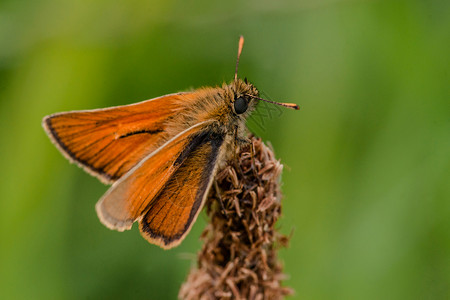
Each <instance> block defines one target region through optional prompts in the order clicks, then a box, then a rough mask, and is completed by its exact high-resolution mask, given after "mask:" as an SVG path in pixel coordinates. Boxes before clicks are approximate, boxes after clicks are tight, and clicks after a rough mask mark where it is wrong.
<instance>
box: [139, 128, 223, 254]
mask: <svg viewBox="0 0 450 300" xmlns="http://www.w3.org/2000/svg"><path fill="white" fill-rule="evenodd" d="M223 143H224V136H223V135H218V134H212V133H208V132H202V133H200V134H198V135H197V136H195V137H194V138H193V139H191V141H190V144H189V146H188V148H189V149H190V153H187V155H186V159H185V160H184V161H183V162H182V164H181V165H180V167H179V168H178V169H177V170H176V171H175V172H174V174H173V175H171V177H170V179H169V180H168V182H167V183H166V184H165V185H164V187H163V189H162V190H161V191H160V192H159V193H158V195H157V196H156V197H155V198H154V199H153V200H152V201H151V202H150V203H149V205H148V207H147V210H146V213H145V215H144V216H143V217H142V219H141V220H140V226H139V228H140V230H141V234H142V235H143V236H144V237H145V238H146V239H147V240H148V241H149V242H150V243H153V244H156V245H159V246H161V247H162V248H165V249H169V248H172V247H175V246H177V245H178V244H179V243H180V242H181V241H182V240H183V239H184V237H185V236H186V235H187V233H188V232H189V231H190V229H191V227H192V225H193V223H194V221H195V220H196V219H197V216H198V214H199V212H200V210H201V208H202V207H203V204H204V201H205V199H206V197H207V195H208V191H209V188H210V186H211V182H212V180H213V176H214V172H215V169H216V166H217V161H218V159H219V157H220V153H221V151H222V149H223V147H222V145H223Z"/></svg>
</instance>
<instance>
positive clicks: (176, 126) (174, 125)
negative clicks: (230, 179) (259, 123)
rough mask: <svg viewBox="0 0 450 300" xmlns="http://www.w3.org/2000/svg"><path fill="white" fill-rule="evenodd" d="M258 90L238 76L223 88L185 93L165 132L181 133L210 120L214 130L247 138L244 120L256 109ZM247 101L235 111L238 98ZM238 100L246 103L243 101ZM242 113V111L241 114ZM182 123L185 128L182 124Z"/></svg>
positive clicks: (234, 137) (235, 137) (239, 138)
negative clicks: (239, 109)
mask: <svg viewBox="0 0 450 300" xmlns="http://www.w3.org/2000/svg"><path fill="white" fill-rule="evenodd" d="M258 94H259V92H258V90H257V89H256V88H255V87H254V86H253V85H252V84H251V83H248V82H247V81H243V80H241V79H238V80H236V81H232V82H231V83H230V84H225V83H224V84H223V85H222V87H215V88H210V87H206V88H200V89H197V90H195V91H193V92H192V93H186V94H182V97H180V99H179V102H178V107H179V108H178V109H177V110H178V111H177V114H175V116H174V117H173V118H172V119H171V120H170V121H169V124H167V127H166V131H167V132H168V133H169V135H170V133H173V134H175V133H179V132H181V131H183V130H185V129H187V128H189V127H191V126H194V125H196V124H198V123H201V122H205V121H206V122H208V121H211V122H212V123H211V125H210V126H211V130H213V131H215V132H217V133H220V134H225V135H227V136H232V137H233V139H235V140H244V139H245V138H246V136H247V131H246V127H245V120H246V119H247V117H248V116H249V115H250V113H251V112H252V111H253V110H254V109H255V107H256V104H257V101H258V100H257V99H255V98H252V96H258ZM239 98H242V99H244V100H245V106H246V110H245V111H244V112H241V111H238V112H237V111H236V109H235V101H236V100H237V99H239ZM242 99H241V100H239V101H241V102H244V101H243V100H242ZM239 112H240V113H239ZM180 126H182V127H180Z"/></svg>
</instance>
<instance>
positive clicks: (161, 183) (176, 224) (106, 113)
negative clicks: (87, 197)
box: [42, 36, 298, 249]
mask: <svg viewBox="0 0 450 300" xmlns="http://www.w3.org/2000/svg"><path fill="white" fill-rule="evenodd" d="M243 44H244V39H243V37H242V36H241V37H240V40H239V48H238V56H237V61H236V69H235V75H234V80H233V81H231V83H229V84H225V83H224V84H223V85H222V86H221V87H204V88H200V89H196V90H194V91H190V92H182V93H175V94H170V95H165V96H162V97H158V98H154V99H150V100H147V101H143V102H139V103H135V104H130V105H123V106H117V107H110V108H103V109H93V110H82V111H69V112H62V113H56V114H52V115H49V116H46V117H44V119H43V121H42V125H43V127H44V129H45V131H46V133H47V134H48V136H49V137H50V139H51V141H52V142H53V143H54V144H55V145H56V147H57V148H58V149H59V150H60V151H61V152H62V154H63V155H64V156H65V157H66V158H67V159H69V160H70V161H71V162H72V163H76V164H77V165H79V166H80V167H82V168H83V169H84V170H85V171H87V172H88V173H90V174H91V175H93V176H95V177H97V178H98V179H100V180H101V181H102V182H104V183H106V184H112V186H111V187H110V188H109V190H108V191H107V192H106V193H105V194H104V195H103V196H102V198H101V199H100V200H99V201H98V202H97V204H96V211H97V214H98V217H99V219H100V221H101V222H102V223H103V224H104V225H105V226H106V227H108V228H110V229H115V230H118V231H124V230H128V229H131V227H132V225H133V223H134V222H138V223H139V229H140V232H141V234H142V236H143V237H144V238H145V239H147V240H148V241H149V242H150V243H152V244H155V245H158V246H160V247H162V248H164V249H169V248H172V247H175V246H177V245H179V244H180V243H181V241H182V240H183V239H184V238H185V237H186V235H187V234H188V233H189V231H190V229H191V227H192V225H193V224H194V222H195V220H196V219H197V217H198V214H199V212H200V211H201V208H202V207H203V205H204V203H205V200H206V198H207V195H208V191H209V189H210V187H211V184H212V182H213V178H214V175H215V173H216V171H217V169H218V167H219V166H221V165H222V164H224V163H225V162H226V161H228V160H230V159H232V156H233V153H235V152H234V149H236V147H240V146H242V145H243V144H246V143H248V139H247V136H248V131H247V129H246V126H245V121H246V118H247V117H248V116H249V115H250V113H251V112H252V111H253V110H254V109H255V107H256V105H257V103H258V101H261V100H262V101H267V102H271V103H275V104H279V105H282V106H285V107H288V108H293V109H298V106H297V105H295V104H290V103H278V102H273V101H270V100H266V99H262V98H260V97H259V91H258V90H257V89H256V87H255V86H254V85H252V84H251V83H249V82H248V81H247V80H246V79H245V80H242V79H239V78H238V77H237V70H238V64H239V57H240V55H241V52H242V47H243Z"/></svg>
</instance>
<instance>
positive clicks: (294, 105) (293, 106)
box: [246, 94, 300, 110]
mask: <svg viewBox="0 0 450 300" xmlns="http://www.w3.org/2000/svg"><path fill="white" fill-rule="evenodd" d="M246 95H247V96H249V97H252V98H255V99H258V100H262V101H265V102H268V103H272V104H276V105H281V106H284V107H287V108H290V109H295V110H299V109H300V107H299V106H298V105H297V104H295V103H284V102H275V101H271V100H267V99H263V98H259V97H257V96H253V95H250V94H246Z"/></svg>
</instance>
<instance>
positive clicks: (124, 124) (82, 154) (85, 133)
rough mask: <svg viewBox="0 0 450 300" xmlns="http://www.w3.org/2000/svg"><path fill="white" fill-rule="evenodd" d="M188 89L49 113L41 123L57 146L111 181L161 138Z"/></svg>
mask: <svg viewBox="0 0 450 300" xmlns="http://www.w3.org/2000/svg"><path fill="white" fill-rule="evenodd" d="M190 95H191V94H189V93H179V94H172V95H167V96H163V97H159V98H155V99H151V100H147V101H143V102H139V103H136V104H131V105H124V106H117V107H111V108H105V109H95V110H86V111H71V112H63V113H57V114H53V115H50V116H47V117H45V118H44V119H43V121H42V124H43V127H44V129H45V130H46V132H47V134H48V135H49V136H50V138H51V140H52V141H53V143H54V144H55V145H56V146H57V147H58V149H59V150H60V151H61V152H62V153H63V154H64V155H65V156H66V157H67V158H68V159H69V160H70V161H72V162H75V163H77V164H78V165H79V166H81V167H82V168H84V169H85V170H86V171H87V172H89V173H90V174H92V175H94V176H96V177H98V178H99V179H100V180H102V181H103V182H105V183H112V182H114V181H116V180H117V179H118V178H120V177H121V176H122V175H124V174H125V173H126V172H128V171H129V170H130V169H131V168H133V167H134V166H135V165H136V164H137V163H138V162H139V161H140V160H142V159H143V158H144V157H146V156H147V155H148V154H150V153H152V152H153V151H154V150H156V149H157V148H158V147H159V146H161V144H162V143H163V142H164V139H165V138H166V136H165V131H164V130H165V125H166V121H167V120H168V119H170V118H171V117H172V116H173V115H174V114H176V113H177V112H178V111H179V110H180V105H179V103H181V101H183V100H184V99H185V98H186V99H187V98H189V97H190Z"/></svg>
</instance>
